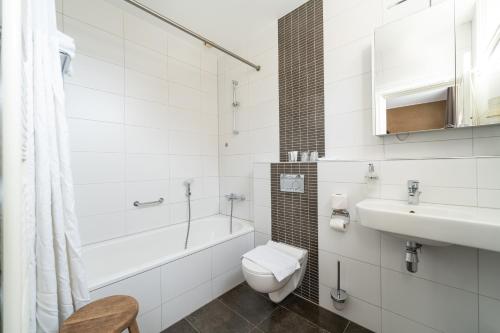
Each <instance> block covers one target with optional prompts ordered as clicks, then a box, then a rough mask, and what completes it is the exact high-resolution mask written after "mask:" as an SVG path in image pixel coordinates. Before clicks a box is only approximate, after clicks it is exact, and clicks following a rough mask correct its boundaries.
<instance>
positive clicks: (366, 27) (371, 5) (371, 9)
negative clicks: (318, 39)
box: [324, 0, 382, 50]
mask: <svg viewBox="0 0 500 333" xmlns="http://www.w3.org/2000/svg"><path fill="white" fill-rule="evenodd" d="M381 22H382V6H381V3H380V1H379V0H368V1H361V2H358V3H357V4H356V5H355V6H353V7H352V8H349V9H348V10H346V11H344V12H343V13H342V15H339V16H338V17H336V18H334V19H332V20H329V21H327V22H326V23H325V24H324V27H325V30H327V31H328V32H330V31H331V38H326V39H325V49H326V50H329V49H330V48H335V47H339V46H341V45H345V44H347V43H349V42H353V41H356V40H358V39H360V38H363V37H366V36H370V35H371V34H372V32H373V28H375V27H376V26H378V25H380V24H381ZM338 31H342V33H336V32H338ZM328 32H327V34H328Z"/></svg>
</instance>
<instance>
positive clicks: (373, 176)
mask: <svg viewBox="0 0 500 333" xmlns="http://www.w3.org/2000/svg"><path fill="white" fill-rule="evenodd" d="M365 178H366V180H367V181H368V182H373V181H375V180H377V179H378V176H377V173H376V172H375V166H374V165H373V163H369V164H368V172H367V173H366V176H365Z"/></svg>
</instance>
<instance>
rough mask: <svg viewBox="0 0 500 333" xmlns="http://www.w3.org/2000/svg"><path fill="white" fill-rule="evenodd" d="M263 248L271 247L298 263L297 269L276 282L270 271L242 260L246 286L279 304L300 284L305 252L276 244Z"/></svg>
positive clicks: (286, 245) (282, 244) (305, 262)
mask: <svg viewBox="0 0 500 333" xmlns="http://www.w3.org/2000/svg"><path fill="white" fill-rule="evenodd" d="M265 246H272V247H273V248H274V249H276V250H279V251H282V252H284V253H286V254H287V255H289V256H292V257H294V258H296V259H297V260H298V261H299V263H300V268H299V269H297V270H296V271H295V272H293V273H292V274H290V275H289V276H288V277H286V278H285V279H283V280H281V281H278V280H277V279H276V278H275V277H274V275H273V273H272V272H271V271H270V270H268V269H266V268H264V267H262V266H260V265H258V264H257V263H255V262H253V261H251V260H248V259H246V258H243V259H242V261H241V266H242V270H243V275H244V277H245V279H246V281H247V283H248V285H249V286H250V287H251V288H252V289H254V290H256V291H258V292H261V293H266V294H269V298H270V299H271V300H272V301H273V302H275V303H279V302H281V301H282V300H283V299H285V297H287V296H288V295H289V294H290V293H291V292H293V291H294V290H295V289H296V288H297V287H298V286H299V285H300V283H301V282H302V279H303V278H304V273H305V271H306V266H307V250H304V249H301V248H298V247H295V246H291V245H288V244H284V243H277V242H273V244H272V245H269V244H268V245H265Z"/></svg>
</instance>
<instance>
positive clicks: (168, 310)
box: [162, 281, 212, 329]
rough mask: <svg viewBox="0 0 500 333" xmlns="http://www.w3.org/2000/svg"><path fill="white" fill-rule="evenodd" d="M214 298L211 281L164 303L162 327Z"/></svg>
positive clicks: (167, 325) (169, 324)
mask: <svg viewBox="0 0 500 333" xmlns="http://www.w3.org/2000/svg"><path fill="white" fill-rule="evenodd" d="M211 299H212V284H211V282H210V281H209V282H207V283H204V284H202V285H200V286H199V287H197V288H194V289H191V290H190V291H188V292H187V293H185V294H183V295H181V296H179V297H177V298H174V299H172V300H170V301H168V302H167V303H163V305H162V329H165V328H167V327H169V326H171V325H172V324H174V323H176V322H177V321H179V320H180V319H182V318H184V317H185V316H187V315H188V314H190V313H191V312H193V311H195V310H196V309H199V308H201V307H202V306H203V305H205V304H207V303H208V302H210V300H211Z"/></svg>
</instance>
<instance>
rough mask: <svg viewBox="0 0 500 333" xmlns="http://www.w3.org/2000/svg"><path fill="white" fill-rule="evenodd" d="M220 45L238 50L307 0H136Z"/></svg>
mask: <svg viewBox="0 0 500 333" xmlns="http://www.w3.org/2000/svg"><path fill="white" fill-rule="evenodd" d="M139 1H140V2H141V3H142V4H144V5H146V6H148V7H150V8H152V9H154V10H155V11H157V12H159V13H161V14H162V15H164V16H166V17H168V18H170V19H172V20H174V21H176V22H178V23H180V24H182V25H184V26H186V27H187V28H189V29H191V30H193V31H195V32H197V33H199V34H200V35H202V36H204V37H207V38H208V39H211V40H212V41H214V42H215V43H218V44H219V45H221V46H223V47H226V48H230V49H233V50H234V49H237V48H238V47H239V46H240V45H242V43H244V42H245V39H246V38H245V36H249V35H250V33H251V32H252V31H259V30H260V29H262V27H267V26H269V24H271V22H273V21H275V20H276V19H278V18H280V17H282V16H283V15H285V14H287V13H288V12H290V11H292V10H293V9H295V8H297V7H298V6H300V5H301V4H303V3H305V2H306V0H139ZM247 38H248V37H247Z"/></svg>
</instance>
